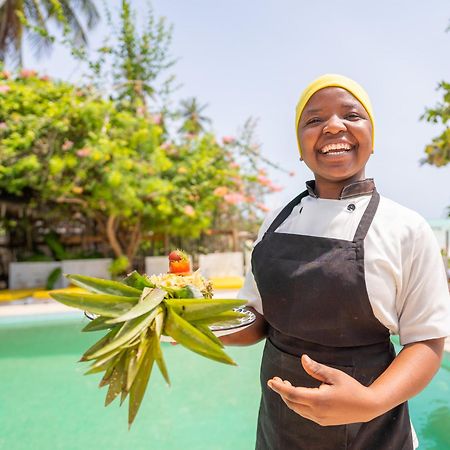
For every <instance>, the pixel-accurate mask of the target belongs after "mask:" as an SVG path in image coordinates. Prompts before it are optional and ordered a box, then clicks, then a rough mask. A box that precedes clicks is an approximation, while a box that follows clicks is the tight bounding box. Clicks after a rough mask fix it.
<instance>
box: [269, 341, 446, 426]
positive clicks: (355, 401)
mask: <svg viewBox="0 0 450 450" xmlns="http://www.w3.org/2000/svg"><path fill="white" fill-rule="evenodd" d="M444 340H445V339H444V338H437V339H430V340H427V341H420V342H414V343H411V344H408V345H405V347H404V348H403V349H402V351H401V352H400V353H399V354H398V355H397V357H396V358H395V359H394V361H392V363H391V364H390V366H389V367H388V368H387V369H386V370H385V371H384V372H383V373H382V374H381V375H380V376H379V377H378V378H377V379H376V380H375V381H374V382H373V383H372V384H371V385H370V386H369V387H365V386H363V385H362V384H361V383H359V382H358V381H356V380H355V379H354V378H352V377H351V376H349V375H347V374H345V373H344V372H342V371H340V370H337V369H333V368H331V367H328V366H325V365H324V364H319V363H317V362H315V361H313V360H311V358H309V357H308V356H306V355H303V356H302V360H301V362H302V365H303V367H304V369H305V370H306V372H307V373H308V374H309V375H311V376H312V377H313V378H316V379H317V380H319V381H321V382H322V384H321V385H320V387H318V388H305V387H294V386H292V385H291V383H290V382H289V381H283V380H281V379H280V378H278V377H274V378H272V379H271V380H269V381H268V385H269V387H270V388H272V389H273V390H274V391H275V392H277V393H278V394H279V395H280V396H281V398H282V399H283V401H284V402H285V403H286V405H287V406H288V407H289V408H290V409H292V410H293V411H295V412H296V413H297V414H300V415H301V416H303V417H306V418H307V419H310V420H313V421H314V422H316V423H318V424H319V425H342V424H348V423H354V422H367V421H368V420H371V419H373V418H375V417H378V416H380V415H381V414H384V413H385V412H387V411H389V410H391V409H392V408H395V407H396V406H397V405H400V404H401V403H403V402H405V401H407V400H409V399H410V398H411V397H413V396H414V395H416V394H418V393H419V392H420V391H421V390H422V389H424V388H425V386H426V385H427V384H428V383H429V382H430V381H431V379H432V378H433V376H434V374H435V373H436V372H437V371H438V369H439V366H440V362H441V358H442V353H443V349H444Z"/></svg>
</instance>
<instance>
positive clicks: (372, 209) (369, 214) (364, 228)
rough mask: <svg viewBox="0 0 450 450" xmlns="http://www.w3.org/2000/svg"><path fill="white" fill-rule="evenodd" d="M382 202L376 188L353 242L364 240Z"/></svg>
mask: <svg viewBox="0 0 450 450" xmlns="http://www.w3.org/2000/svg"><path fill="white" fill-rule="evenodd" d="M379 203H380V194H379V193H378V192H377V190H376V189H375V190H374V191H373V193H372V198H371V199H370V201H369V204H368V205H367V208H366V210H365V211H364V214H363V216H362V218H361V221H360V222H359V225H358V228H357V229H356V233H355V237H354V238H353V242H361V241H364V238H365V237H366V234H367V232H368V231H369V228H370V225H371V224H372V220H373V218H374V216H375V213H376V211H377V208H378V204H379Z"/></svg>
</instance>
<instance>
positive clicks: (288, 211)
mask: <svg viewBox="0 0 450 450" xmlns="http://www.w3.org/2000/svg"><path fill="white" fill-rule="evenodd" d="M308 195H309V193H308V191H304V192H302V193H301V194H300V195H297V197H295V198H294V199H293V200H291V201H290V202H289V203H288V204H287V205H286V206H285V207H284V208H283V209H282V210H281V212H280V213H279V214H278V216H277V217H276V218H275V220H274V221H273V222H272V223H271V225H270V227H269V228H268V229H267V231H266V233H273V232H274V231H275V230H276V229H277V228H278V227H279V226H280V225H281V224H282V223H283V222H284V221H285V220H286V219H287V218H288V217H289V215H290V214H291V212H292V210H293V209H294V208H295V207H296V206H297V205H298V204H299V203H300V202H301V201H302V199H303V198H305V197H307V196H308Z"/></svg>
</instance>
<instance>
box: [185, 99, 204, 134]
mask: <svg viewBox="0 0 450 450" xmlns="http://www.w3.org/2000/svg"><path fill="white" fill-rule="evenodd" d="M207 106H208V105H200V104H199V103H198V101H197V99H196V98H195V97H192V98H188V99H185V100H181V102H180V107H181V108H180V111H179V114H180V116H181V119H182V121H183V123H182V125H181V127H180V129H179V131H181V132H184V133H187V134H192V135H198V134H200V133H201V132H204V131H205V125H206V124H207V123H211V119H210V118H209V117H207V116H205V115H203V111H204V110H205V109H206V108H207Z"/></svg>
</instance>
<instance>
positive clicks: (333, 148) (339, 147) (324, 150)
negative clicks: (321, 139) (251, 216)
mask: <svg viewBox="0 0 450 450" xmlns="http://www.w3.org/2000/svg"><path fill="white" fill-rule="evenodd" d="M351 148H352V146H351V145H350V144H328V145H325V147H322V148H321V149H320V153H329V152H333V154H337V153H339V154H344V153H345V152H346V151H349V150H351ZM339 150H344V151H343V152H339ZM336 151H337V152H336Z"/></svg>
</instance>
